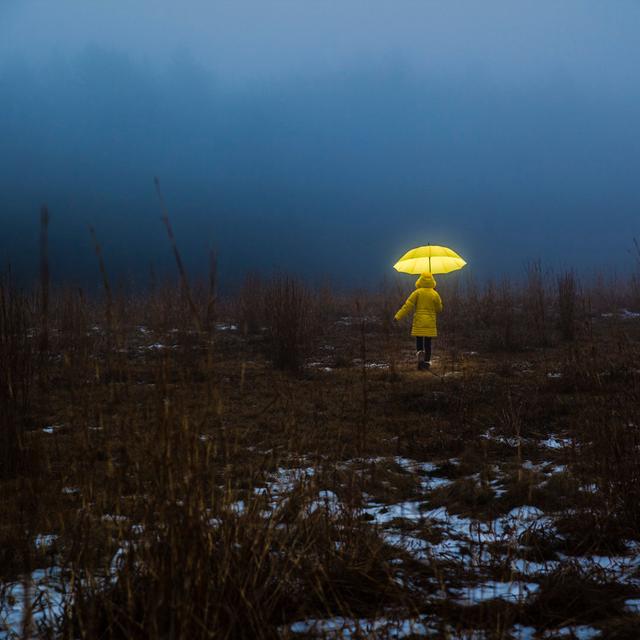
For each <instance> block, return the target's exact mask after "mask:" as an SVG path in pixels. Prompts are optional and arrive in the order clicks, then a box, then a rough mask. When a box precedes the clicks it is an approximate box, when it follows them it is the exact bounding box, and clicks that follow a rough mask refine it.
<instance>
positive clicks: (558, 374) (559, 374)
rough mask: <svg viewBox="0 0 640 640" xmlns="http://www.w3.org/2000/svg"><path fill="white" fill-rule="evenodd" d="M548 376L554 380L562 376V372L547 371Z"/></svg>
mask: <svg viewBox="0 0 640 640" xmlns="http://www.w3.org/2000/svg"><path fill="white" fill-rule="evenodd" d="M547 378H551V379H552V380H557V379H558V378H562V374H561V373H560V372H559V371H551V372H549V373H547Z"/></svg>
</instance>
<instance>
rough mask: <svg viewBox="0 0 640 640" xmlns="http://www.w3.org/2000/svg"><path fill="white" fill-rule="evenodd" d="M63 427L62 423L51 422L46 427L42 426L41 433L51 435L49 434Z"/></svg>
mask: <svg viewBox="0 0 640 640" xmlns="http://www.w3.org/2000/svg"><path fill="white" fill-rule="evenodd" d="M63 427H64V425H62V424H52V425H49V426H47V427H43V428H42V433H48V434H49V435H51V434H53V433H55V432H56V431H59V430H60V429H62V428H63Z"/></svg>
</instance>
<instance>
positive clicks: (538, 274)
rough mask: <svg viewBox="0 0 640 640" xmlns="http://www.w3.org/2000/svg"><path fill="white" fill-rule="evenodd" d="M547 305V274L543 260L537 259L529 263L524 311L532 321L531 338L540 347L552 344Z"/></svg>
mask: <svg viewBox="0 0 640 640" xmlns="http://www.w3.org/2000/svg"><path fill="white" fill-rule="evenodd" d="M547 305H548V301H547V288H546V286H545V274H544V272H543V270H542V264H541V262H540V261H539V260H536V261H534V262H531V263H530V264H528V265H527V282H526V286H525V292H524V311H525V313H526V316H527V319H528V320H529V322H530V330H531V339H532V341H533V343H534V344H535V345H537V346H539V347H547V346H549V344H550V341H549V333H548V326H547V323H548V309H547Z"/></svg>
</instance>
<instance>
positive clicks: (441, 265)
mask: <svg viewBox="0 0 640 640" xmlns="http://www.w3.org/2000/svg"><path fill="white" fill-rule="evenodd" d="M465 264H467V263H466V262H465V261H464V260H463V259H462V258H461V257H460V256H459V255H458V254H457V253H456V252H455V251H453V250H451V249H448V248H447V247H439V246H437V245H433V244H429V245H427V246H426V247H416V248H415V249H411V251H407V253H405V254H404V255H403V256H402V258H400V260H398V262H396V263H395V264H394V265H393V268H394V269H395V270H396V271H400V272H401V273H413V274H419V273H424V272H425V271H426V272H429V273H449V272H450V271H455V270H456V269H462V267H464V265H465Z"/></svg>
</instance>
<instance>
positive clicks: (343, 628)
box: [289, 615, 437, 639]
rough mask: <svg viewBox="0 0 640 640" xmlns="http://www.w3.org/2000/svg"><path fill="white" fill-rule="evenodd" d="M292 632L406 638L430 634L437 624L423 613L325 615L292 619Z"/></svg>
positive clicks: (336, 635) (330, 635) (433, 632)
mask: <svg viewBox="0 0 640 640" xmlns="http://www.w3.org/2000/svg"><path fill="white" fill-rule="evenodd" d="M289 629H290V631H291V632H293V633H300V634H305V635H309V634H313V635H315V636H316V637H322V638H351V637H358V638H361V637H364V636H366V637H368V638H380V639H382V638H406V637H410V636H433V635H435V634H436V633H437V628H436V627H435V626H432V625H430V624H429V623H428V618H427V616H424V615H423V616H420V617H418V618H405V619H401V620H393V619H391V618H374V619H371V620H370V619H366V618H361V619H354V618H343V617H341V616H338V617H335V618H327V619H325V620H316V619H313V618H310V619H308V620H301V621H299V622H294V623H293V624H292V625H290V627H289Z"/></svg>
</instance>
